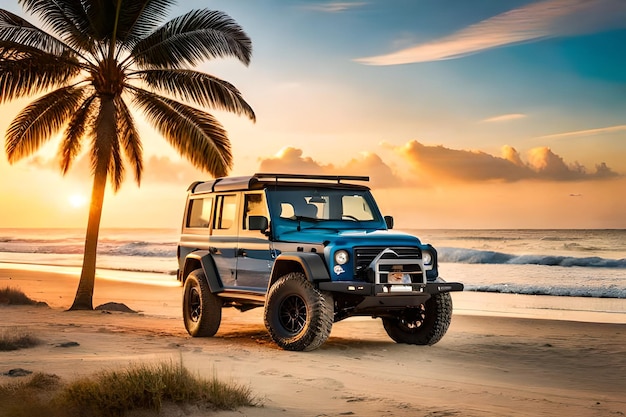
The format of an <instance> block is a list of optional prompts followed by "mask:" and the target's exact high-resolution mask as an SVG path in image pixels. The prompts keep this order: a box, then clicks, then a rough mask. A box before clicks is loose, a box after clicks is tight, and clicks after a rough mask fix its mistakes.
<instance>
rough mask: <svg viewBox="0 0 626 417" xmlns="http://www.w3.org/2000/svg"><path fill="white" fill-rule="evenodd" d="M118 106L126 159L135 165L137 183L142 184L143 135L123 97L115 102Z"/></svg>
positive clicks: (118, 120)
mask: <svg viewBox="0 0 626 417" xmlns="http://www.w3.org/2000/svg"><path fill="white" fill-rule="evenodd" d="M115 104H116V105H115V107H116V108H117V112H118V114H117V124H118V127H119V131H120V142H121V145H122V146H123V147H124V153H125V154H126V159H127V160H128V161H129V162H130V163H131V164H132V165H133V171H134V172H135V181H136V182H137V185H140V184H141V173H142V172H143V148H142V146H141V137H140V136H139V132H138V131H137V128H136V127H135V121H134V120H133V116H132V114H131V112H130V109H129V108H128V106H126V103H125V102H124V100H122V99H121V98H118V99H117V100H116V103H115Z"/></svg>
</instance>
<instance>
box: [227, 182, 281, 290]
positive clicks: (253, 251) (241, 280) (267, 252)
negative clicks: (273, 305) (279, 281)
mask: <svg viewBox="0 0 626 417" xmlns="http://www.w3.org/2000/svg"><path fill="white" fill-rule="evenodd" d="M242 202H243V203H242V205H241V207H242V210H241V213H240V214H241V229H240V230H239V244H238V250H237V279H236V285H237V286H238V287H253V288H262V289H265V288H267V282H268V280H269V275H270V272H271V270H272V265H273V263H274V256H273V252H272V247H271V242H270V240H269V238H268V236H267V233H266V231H263V230H251V228H250V225H251V220H252V222H254V221H255V220H258V217H259V216H263V217H265V218H266V219H268V221H269V211H268V209H267V202H266V199H265V193H264V192H263V191H251V192H245V193H243V195H242Z"/></svg>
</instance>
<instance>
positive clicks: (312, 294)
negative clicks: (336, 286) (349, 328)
mask: <svg viewBox="0 0 626 417" xmlns="http://www.w3.org/2000/svg"><path fill="white" fill-rule="evenodd" d="M333 318H334V302H333V297H332V295H331V294H329V293H326V292H321V291H319V290H317V289H316V288H315V287H314V286H313V285H312V284H311V283H310V282H309V281H308V280H307V279H306V277H305V276H304V274H302V273H296V272H292V273H290V274H287V275H284V276H282V277H280V278H279V279H278V280H277V281H276V282H275V283H274V284H273V285H272V286H271V287H270V289H269V291H268V293H267V300H266V303H265V314H264V321H265V327H266V328H267V330H268V331H269V333H270V336H271V337H272V340H274V342H275V343H276V344H277V345H278V346H280V347H281V348H283V349H285V350H294V351H310V350H315V349H317V348H318V347H319V346H321V345H322V344H323V343H324V342H325V341H326V339H328V336H329V335H330V330H331V328H332V325H333Z"/></svg>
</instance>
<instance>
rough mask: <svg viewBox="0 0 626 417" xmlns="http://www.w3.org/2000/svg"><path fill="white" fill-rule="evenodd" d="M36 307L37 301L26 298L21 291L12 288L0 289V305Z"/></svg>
mask: <svg viewBox="0 0 626 417" xmlns="http://www.w3.org/2000/svg"><path fill="white" fill-rule="evenodd" d="M2 304H4V305H26V306H32V305H38V304H40V303H39V302H38V301H35V300H33V299H31V298H30V297H28V296H27V295H26V294H24V292H23V291H22V290H19V289H17V288H12V287H4V288H0V305H2Z"/></svg>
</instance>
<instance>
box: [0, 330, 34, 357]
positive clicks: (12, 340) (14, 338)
mask: <svg viewBox="0 0 626 417" xmlns="http://www.w3.org/2000/svg"><path fill="white" fill-rule="evenodd" d="M41 343H42V342H41V340H40V339H39V338H37V337H35V336H33V335H32V334H31V333H30V332H28V331H26V330H24V329H21V328H19V327H8V328H5V329H2V330H0V352H8V351H11V350H18V349H25V348H30V347H34V346H37V345H40V344H41Z"/></svg>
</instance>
